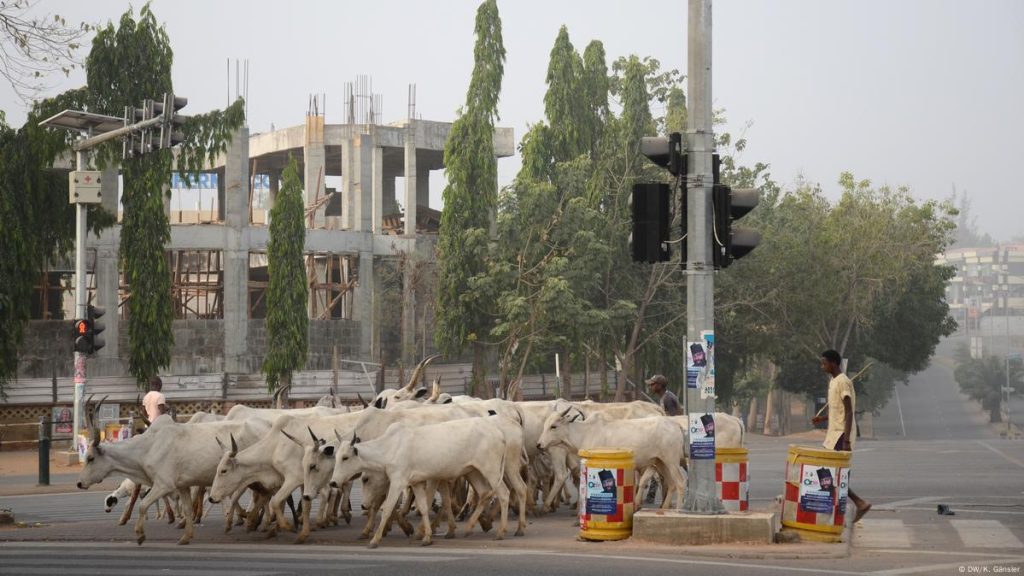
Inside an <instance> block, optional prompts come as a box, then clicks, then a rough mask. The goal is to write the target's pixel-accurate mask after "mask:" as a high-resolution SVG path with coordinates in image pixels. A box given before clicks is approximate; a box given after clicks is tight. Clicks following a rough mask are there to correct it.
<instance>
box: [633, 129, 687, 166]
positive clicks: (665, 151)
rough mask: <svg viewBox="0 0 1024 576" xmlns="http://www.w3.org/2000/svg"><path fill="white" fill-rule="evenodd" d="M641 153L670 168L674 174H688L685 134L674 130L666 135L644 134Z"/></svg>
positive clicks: (641, 141)
mask: <svg viewBox="0 0 1024 576" xmlns="http://www.w3.org/2000/svg"><path fill="white" fill-rule="evenodd" d="M640 153H641V154H643V155H644V156H647V158H648V159H649V160H650V161H651V162H654V163H655V164H657V165H658V166H661V167H662V168H665V169H666V170H668V171H669V172H670V173H671V174H672V175H673V176H685V175H686V154H683V136H682V134H680V133H679V132H673V133H671V134H669V135H668V138H665V137H664V136H644V137H643V138H641V139H640Z"/></svg>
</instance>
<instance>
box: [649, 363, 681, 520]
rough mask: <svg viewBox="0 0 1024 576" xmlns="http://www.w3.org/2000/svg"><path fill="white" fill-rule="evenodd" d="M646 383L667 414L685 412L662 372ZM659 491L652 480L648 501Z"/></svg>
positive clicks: (673, 414) (677, 414)
mask: <svg viewBox="0 0 1024 576" xmlns="http://www.w3.org/2000/svg"><path fill="white" fill-rule="evenodd" d="M645 383H646V384H647V389H648V390H649V391H650V392H651V394H653V395H655V396H656V397H658V398H660V401H659V403H660V404H661V407H662V408H663V409H664V410H665V414H667V415H669V416H679V415H681V414H682V413H683V409H682V408H681V407H680V406H679V398H678V397H677V396H676V395H675V394H674V393H673V392H672V391H671V390H669V389H668V378H665V377H664V376H662V375H661V374H655V375H654V376H651V377H650V378H648V379H647V380H646V382H645ZM657 493H658V483H657V481H654V480H652V481H651V487H650V490H648V492H647V499H646V502H647V503H648V504H653V503H654V497H655V496H656V495H657Z"/></svg>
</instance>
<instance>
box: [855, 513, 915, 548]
mask: <svg viewBox="0 0 1024 576" xmlns="http://www.w3.org/2000/svg"><path fill="white" fill-rule="evenodd" d="M853 545H854V546H856V547H858V548H910V533H909V532H908V531H907V527H906V525H905V524H903V520H889V519H884V520H880V519H877V518H874V519H871V518H865V519H863V520H861V521H860V526H858V527H857V529H856V530H855V531H854V536H853Z"/></svg>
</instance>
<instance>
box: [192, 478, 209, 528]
mask: <svg viewBox="0 0 1024 576" xmlns="http://www.w3.org/2000/svg"><path fill="white" fill-rule="evenodd" d="M192 491H193V492H192V507H193V509H194V510H195V516H194V518H195V523H196V524H202V523H203V514H204V512H205V510H204V509H203V496H204V495H205V494H206V486H196V487H195V488H193V489H192Z"/></svg>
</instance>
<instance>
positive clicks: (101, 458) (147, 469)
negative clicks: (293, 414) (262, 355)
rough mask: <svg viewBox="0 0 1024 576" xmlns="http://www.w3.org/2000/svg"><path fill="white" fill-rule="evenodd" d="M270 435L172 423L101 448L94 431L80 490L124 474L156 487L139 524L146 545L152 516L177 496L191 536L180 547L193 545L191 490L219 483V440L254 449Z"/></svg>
mask: <svg viewBox="0 0 1024 576" xmlns="http://www.w3.org/2000/svg"><path fill="white" fill-rule="evenodd" d="M100 404H102V402H101V403H100ZM168 420H169V419H168ZM154 424H155V423H154ZM267 430H268V428H267V427H266V426H264V425H261V424H260V423H258V422H210V423H203V424H177V423H175V422H170V421H169V422H167V423H166V424H163V423H161V424H160V425H154V426H153V427H151V428H150V429H149V430H147V431H146V432H145V433H144V434H140V435H138V436H134V437H132V438H130V439H128V440H125V441H122V442H118V443H115V444H110V445H106V446H101V445H100V444H99V430H97V429H96V428H95V427H93V440H92V445H91V446H90V447H89V449H88V450H87V451H86V458H85V466H84V467H83V468H82V471H81V473H80V474H79V476H78V484H77V485H78V487H79V488H81V489H83V490H84V489H87V488H89V486H92V485H93V484H96V483H99V482H102V481H103V480H104V479H105V478H106V477H107V476H109V475H111V474H115V473H120V474H123V475H125V476H127V477H128V478H129V479H131V480H133V481H134V482H136V483H139V484H143V485H149V486H152V488H151V489H150V491H149V492H148V493H147V494H146V497H145V498H143V500H142V504H141V505H140V509H139V517H138V520H136V522H135V534H136V535H137V536H138V543H139V544H142V543H143V542H144V541H145V540H146V534H145V527H144V521H145V517H146V511H147V510H148V509H149V507H150V506H152V505H153V504H154V503H155V502H158V501H159V500H160V499H161V498H163V497H164V496H167V495H169V494H171V493H172V492H175V491H177V492H178V496H179V498H180V500H181V502H182V510H183V511H184V514H185V519H186V525H185V533H184V534H183V535H182V537H181V539H180V540H179V542H178V543H179V544H188V543H189V542H190V541H191V540H192V536H193V534H194V524H195V518H194V511H193V506H192V496H191V492H190V488H192V487H193V486H209V485H210V484H211V483H212V482H213V477H214V475H215V472H216V465H217V462H218V461H219V459H220V453H221V450H220V448H219V447H218V445H217V437H218V436H221V435H223V436H225V437H228V436H229V435H231V436H234V438H235V439H236V441H237V443H238V444H240V445H246V446H248V445H249V444H252V443H254V442H256V440H257V439H259V438H260V437H262V436H263V434H265V433H266V432H267ZM228 510H230V508H228Z"/></svg>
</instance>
